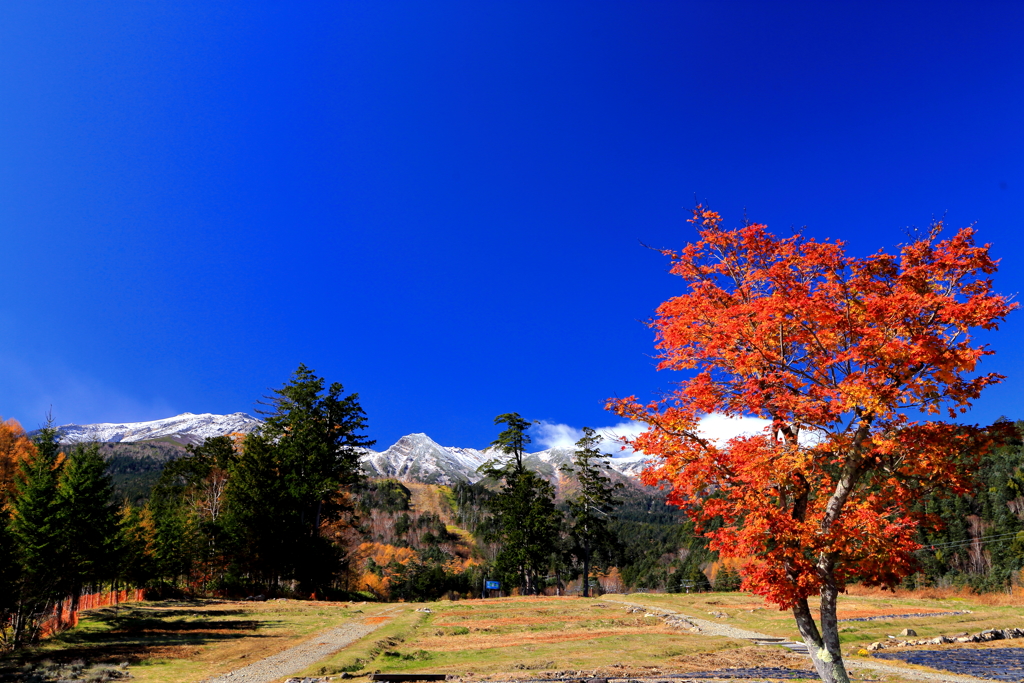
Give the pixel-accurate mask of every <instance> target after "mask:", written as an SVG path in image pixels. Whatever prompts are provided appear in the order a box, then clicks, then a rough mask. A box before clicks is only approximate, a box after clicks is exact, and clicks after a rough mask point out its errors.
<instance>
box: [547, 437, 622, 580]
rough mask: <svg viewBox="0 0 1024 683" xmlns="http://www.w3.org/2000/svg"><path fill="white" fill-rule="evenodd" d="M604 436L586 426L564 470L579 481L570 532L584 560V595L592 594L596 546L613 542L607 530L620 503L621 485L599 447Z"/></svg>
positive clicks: (573, 504)
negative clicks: (611, 471) (607, 469)
mask: <svg viewBox="0 0 1024 683" xmlns="http://www.w3.org/2000/svg"><path fill="white" fill-rule="evenodd" d="M600 443H601V435H600V434H598V433H597V432H595V431H594V430H593V429H591V428H590V427H584V428H583V437H582V438H581V439H580V440H579V441H577V442H576V452H575V454H574V456H573V462H572V465H563V466H562V471H563V472H565V473H566V474H568V475H570V476H575V478H576V481H577V482H578V484H579V490H578V491H577V492H576V495H575V496H573V497H572V498H571V499H570V500H569V520H570V526H569V534H570V535H571V536H572V538H573V540H574V541H575V542H576V549H575V551H574V553H575V554H576V556H577V557H578V558H579V559H580V560H581V561H582V562H583V597H585V598H587V597H590V562H591V558H592V554H593V552H594V550H595V548H601V547H607V546H608V545H609V544H611V543H613V542H614V540H615V539H614V534H612V532H611V531H610V530H609V529H608V518H609V516H610V514H611V512H612V511H613V510H614V509H615V508H616V506H617V505H618V501H617V500H616V498H615V490H616V489H621V488H622V484H621V483H616V484H612V480H611V477H609V476H608V475H607V474H606V467H607V465H608V462H607V461H605V460H602V458H603V457H604V456H603V455H602V453H601V451H600V449H599V446H600Z"/></svg>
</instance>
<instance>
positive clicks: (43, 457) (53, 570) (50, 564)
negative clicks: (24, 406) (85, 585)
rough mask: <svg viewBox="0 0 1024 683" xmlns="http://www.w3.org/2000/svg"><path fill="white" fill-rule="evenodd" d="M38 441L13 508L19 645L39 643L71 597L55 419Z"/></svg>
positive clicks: (22, 470) (14, 629)
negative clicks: (48, 619)
mask: <svg viewBox="0 0 1024 683" xmlns="http://www.w3.org/2000/svg"><path fill="white" fill-rule="evenodd" d="M35 441H36V453H35V455H34V456H33V457H32V458H30V459H27V460H23V461H22V462H21V464H20V467H19V472H18V477H17V485H16V493H15V496H14V500H13V504H12V506H11V507H12V511H13V516H12V519H11V523H10V536H11V540H12V541H13V547H14V552H15V555H16V558H17V564H18V565H19V567H20V572H19V574H20V575H19V576H18V577H17V581H16V583H15V591H14V592H15V596H14V600H15V607H14V609H13V615H12V619H11V621H10V633H9V636H8V637H9V640H10V642H11V645H12V646H13V647H20V646H21V645H23V644H25V643H29V642H34V641H35V640H36V639H38V637H39V627H40V626H41V625H42V621H43V619H44V618H45V616H46V615H47V614H49V613H50V612H51V610H52V609H53V606H54V605H55V604H56V603H57V602H58V601H59V600H61V599H62V598H64V597H65V596H64V594H63V588H64V585H63V582H62V578H63V577H62V572H61V570H62V568H63V557H62V550H63V546H64V542H65V538H66V537H65V535H64V533H63V532H62V529H61V526H60V515H59V512H58V477H59V476H60V469H61V465H62V460H61V457H60V445H59V435H58V432H57V430H56V429H55V428H54V427H53V424H52V422H51V421H48V422H47V424H46V426H45V427H44V428H43V429H42V430H40V432H39V434H38V436H37V437H36V440H35Z"/></svg>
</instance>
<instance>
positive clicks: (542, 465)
mask: <svg viewBox="0 0 1024 683" xmlns="http://www.w3.org/2000/svg"><path fill="white" fill-rule="evenodd" d="M572 456H573V449H572V448H549V449H547V450H543V451H539V452H537V453H528V454H526V456H525V457H524V458H523V464H524V465H526V467H528V468H529V469H531V470H534V471H535V472H538V473H539V474H540V475H541V476H543V477H545V478H546V479H549V480H556V479H557V478H558V471H559V470H558V468H559V467H560V466H561V465H564V464H567V463H569V462H571V461H572ZM507 457H508V456H506V455H505V454H503V453H501V452H499V451H497V450H494V449H491V448H489V449H486V450H483V451H478V450H476V449H474V448H456V447H450V446H449V447H446V446H441V445H440V444H438V443H437V442H435V441H434V440H433V439H431V438H430V437H429V436H427V435H426V434H410V435H409V436H403V437H402V438H401V439H399V440H398V442H397V443H396V444H394V445H393V446H391V447H390V448H388V449H387V450H386V451H382V452H379V453H375V452H373V451H370V452H368V453H367V454H366V455H365V456H363V458H362V462H363V470H364V471H365V472H366V473H367V474H368V475H369V476H371V477H394V478H395V479H399V480H402V481H418V482H423V483H426V484H454V483H455V482H456V481H465V482H470V483H474V482H477V481H480V480H481V479H483V475H482V474H481V473H480V472H478V471H477V469H478V468H479V467H480V466H481V465H483V464H484V463H485V462H487V461H488V460H505V459H506V458H507ZM644 459H645V458H644V457H643V456H642V455H630V456H625V457H617V458H611V457H609V458H608V459H607V460H608V462H609V464H610V466H611V467H612V469H614V470H616V471H618V472H621V473H622V474H626V475H629V476H636V475H638V474H639V473H640V470H641V469H643V462H644Z"/></svg>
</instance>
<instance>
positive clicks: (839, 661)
mask: <svg viewBox="0 0 1024 683" xmlns="http://www.w3.org/2000/svg"><path fill="white" fill-rule="evenodd" d="M832 586H833V587H832V588H828V587H827V586H822V589H821V627H822V630H823V631H824V632H825V637H824V638H822V636H821V634H820V633H819V632H818V626H817V624H815V623H814V617H813V616H812V615H811V609H810V607H808V606H807V600H806V599H801V600H800V601H799V602H798V603H797V604H795V605H793V616H794V618H796V625H797V628H798V629H800V635H801V636H803V638H804V643H805V644H806V645H807V650H808V652H810V653H811V661H812V662H813V663H814V668H815V669H817V671H818V675H819V676H820V677H821V680H822V681H823V682H824V683H850V677H849V675H847V673H846V665H845V664H844V663H843V655H842V652H840V650H839V628H838V627H839V623H838V622H837V621H836V597H837V595H838V591H835V590H834V584H832Z"/></svg>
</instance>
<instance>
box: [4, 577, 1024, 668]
mask: <svg viewBox="0 0 1024 683" xmlns="http://www.w3.org/2000/svg"><path fill="white" fill-rule="evenodd" d="M1021 602H1022V601H1021V599H1020V597H1019V596H1018V597H1009V596H1004V597H1002V598H999V597H996V598H992V597H984V596H982V597H978V596H974V597H969V596H943V595H931V596H927V597H915V596H912V595H900V594H898V595H893V594H881V593H867V592H865V593H864V594H857V595H845V596H843V597H842V599H841V601H840V615H839V616H840V618H841V619H842V618H851V617H864V616H878V615H891V614H920V615H922V616H920V617H915V618H912V619H884V620H879V621H863V622H843V623H842V624H841V629H842V638H843V643H844V651H847V652H855V651H856V650H857V649H859V648H860V647H862V646H864V645H867V644H868V643H870V642H873V641H875V640H885V639H886V636H888V635H896V634H898V633H899V631H900V630H902V629H904V628H908V627H910V628H913V629H914V630H916V631H917V633H918V635H919V637H922V638H924V637H929V636H934V635H956V634H959V633H964V632H971V633H974V632H977V631H980V630H983V629H985V628H1004V627H1009V626H1020V625H1021V623H1020V622H1021V607H1020V605H1021ZM626 603H633V604H642V605H646V606H649V607H652V608H660V609H664V610H674V611H677V612H680V613H682V614H684V615H687V616H690V617H695V618H700V619H706V620H709V621H714V622H715V623H720V624H724V625H728V626H733V627H737V628H741V629H747V630H751V631H757V632H760V633H765V634H769V635H774V636H779V637H786V638H793V639H796V638H797V633H796V630H795V628H794V626H793V621H792V617H791V616H790V615H789V613H788V612H780V611H778V610H776V609H773V608H771V607H768V606H766V605H765V604H764V603H763V602H762V601H761V600H760V599H759V598H756V597H754V596H751V595H747V594H743V593H704V594H696V595H679V594H676V595H666V594H633V595H606V596H603V597H601V598H592V599H583V598H557V597H549V598H502V599H490V600H464V601H459V602H435V603H423V604H418V603H404V604H401V605H400V607H401V608H400V609H399V610H397V611H394V612H392V613H391V614H390V615H388V616H381V615H378V613H379V612H381V611H383V610H385V609H389V608H394V607H395V606H396V605H394V604H390V605H388V604H365V603H363V604H346V603H311V602H299V601H287V600H284V601H269V602H265V603H253V602H225V601H163V602H157V603H143V604H138V605H133V606H129V607H122V608H121V609H120V610H119V611H117V612H115V611H114V610H113V609H103V610H96V611H93V612H90V613H88V615H87V618H85V619H83V620H82V623H81V624H80V626H79V627H78V628H76V629H73V630H71V631H69V632H67V633H65V634H63V635H61V636H59V637H57V638H53V639H51V640H49V641H47V642H46V643H45V644H44V645H43V646H42V647H39V648H37V649H33V650H30V651H25V652H21V653H17V655H10V654H8V655H6V656H4V657H3V658H2V659H0V676H2V677H4V678H6V680H18V681H46V680H56V679H57V678H59V677H60V676H62V675H66V674H67V673H68V669H69V667H70V666H71V665H72V664H77V665H78V667H79V669H82V668H84V669H86V670H89V669H90V667H91V668H93V669H95V670H97V671H98V668H99V667H101V666H106V667H117V666H118V665H119V664H121V663H122V662H126V663H127V666H128V670H129V671H130V673H131V675H132V676H133V677H134V680H137V681H141V682H152V683H172V682H174V683H179V682H187V681H200V680H203V679H205V678H208V677H211V676H214V675H216V674H220V673H225V672H227V671H231V670H234V669H237V668H240V667H243V666H245V665H246V664H249V663H251V662H253V661H255V660H257V659H259V658H263V657H266V656H269V655H271V654H274V653H276V652H279V651H281V650H283V649H285V648H288V647H291V646H292V645H295V644H297V643H299V642H302V641H304V640H306V639H309V638H312V637H314V636H315V635H316V634H317V633H319V632H321V631H323V630H325V629H328V628H333V627H336V626H339V625H342V624H344V623H346V622H348V621H351V620H359V621H364V622H367V623H371V624H379V626H380V627H379V628H378V630H376V631H375V632H373V633H372V634H370V635H369V636H367V637H366V638H364V639H362V640H360V641H358V642H356V643H354V644H352V645H350V646H349V647H347V648H345V649H343V650H341V651H340V652H338V653H337V654H335V655H333V656H331V657H329V658H327V659H325V660H322V661H320V662H318V663H317V664H315V665H313V666H311V667H309V668H308V669H307V670H306V671H305V672H303V673H304V674H305V675H324V674H341V673H342V672H346V673H348V674H349V675H351V676H362V675H366V674H368V673H372V672H375V671H381V672H394V673H398V672H413V671H424V672H434V673H450V674H455V675H458V676H459V677H461V678H463V679H467V680H470V681H472V680H487V679H508V678H547V677H575V678H579V677H589V676H615V677H641V676H656V675H659V674H667V673H685V672H687V671H701V670H711V669H721V668H729V667H749V666H785V667H789V668H795V669H808V668H809V661H808V660H807V659H805V658H801V657H799V656H798V655H794V654H792V653H789V652H788V651H786V650H783V649H782V648H780V647H777V646H768V645H760V646H754V645H751V644H750V643H749V642H748V641H746V640H737V639H732V638H725V637H718V636H710V635H700V634H694V633H691V632H689V631H679V630H675V629H673V628H670V627H669V626H667V625H666V624H665V623H664V622H663V621H662V620H661V619H658V618H654V617H650V616H645V615H644V613H642V612H638V613H629V612H627V611H626V609H625V607H626ZM959 610H972V613H971V614H961V615H954V616H939V615H936V616H927V615H928V614H935V613H937V612H947V611H959ZM1016 643H1020V644H1021V645H1024V641H1008V642H996V643H986V644H978V645H974V646H971V647H991V646H1002V647H1006V646H1013V645H1014V644H1016ZM847 646H848V647H847ZM854 659H858V658H857V657H855V658H854ZM855 678H856V679H857V680H882V681H892V682H896V681H904V680H906V681H909V680H911V679H910V678H904V677H902V676H899V675H892V674H879V673H876V672H864V671H860V672H858V673H857V674H856V676H855ZM282 680H283V679H282ZM364 680H365V679H364Z"/></svg>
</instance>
